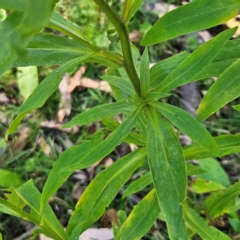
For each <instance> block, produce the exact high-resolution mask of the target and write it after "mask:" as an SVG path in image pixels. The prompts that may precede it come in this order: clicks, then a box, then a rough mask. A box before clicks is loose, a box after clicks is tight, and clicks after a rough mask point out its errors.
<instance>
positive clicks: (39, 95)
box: [5, 55, 88, 139]
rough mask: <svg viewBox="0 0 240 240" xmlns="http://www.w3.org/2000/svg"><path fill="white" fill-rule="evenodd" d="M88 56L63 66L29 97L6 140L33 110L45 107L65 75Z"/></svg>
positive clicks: (9, 130) (12, 124)
mask: <svg viewBox="0 0 240 240" xmlns="http://www.w3.org/2000/svg"><path fill="white" fill-rule="evenodd" d="M87 57H88V55H87V56H83V57H80V58H77V59H73V60H72V61H69V62H67V63H65V64H63V65H61V66H60V67H59V68H58V69H56V70H54V71H52V72H51V73H50V74H49V75H48V76H47V77H46V78H45V79H44V80H43V81H42V82H41V83H40V84H39V85H38V86H37V87H36V88H35V90H34V91H33V93H32V94H31V95H30V96H29V97H28V99H27V100H26V101H25V102H24V103H23V105H22V106H21V107H20V109H19V112H18V116H17V117H16V118H15V119H14V120H13V122H12V123H11V124H10V126H9V128H8V130H7V132H6V135H5V138H6V139H7V138H8V135H9V134H11V133H13V132H15V131H16V129H17V127H18V126H19V124H20V122H21V121H22V119H23V118H24V116H25V115H26V114H27V113H29V112H30V111H31V110H33V109H36V108H39V107H41V106H43V104H44V103H45V102H46V100H47V99H48V98H49V97H50V96H51V95H52V94H53V93H54V91H55V90H56V89H57V88H58V85H59V83H60V81H61V79H62V76H63V74H64V73H66V72H69V71H72V70H73V69H74V68H75V67H76V66H77V65H78V64H79V63H81V62H82V61H84V60H85V59H86V58H87Z"/></svg>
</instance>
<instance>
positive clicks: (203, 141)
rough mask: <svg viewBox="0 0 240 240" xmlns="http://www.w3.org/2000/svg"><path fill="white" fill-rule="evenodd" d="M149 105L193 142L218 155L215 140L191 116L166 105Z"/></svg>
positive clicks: (157, 103)
mask: <svg viewBox="0 0 240 240" xmlns="http://www.w3.org/2000/svg"><path fill="white" fill-rule="evenodd" d="M149 104H150V105H151V106H153V107H154V108H155V109H156V110H157V111H159V112H160V113H161V114H163V115H164V116H165V117H166V118H168V120H170V121H171V122H172V123H173V124H174V125H175V126H176V127H177V128H178V129H179V130H180V131H182V132H183V133H185V134H186V135H187V136H189V137H190V138H191V139H192V140H193V141H195V142H196V143H198V144H200V145H202V146H204V147H205V148H207V149H208V150H209V151H211V152H212V153H213V154H215V156H219V155H220V152H219V148H218V145H217V143H216V141H215V139H214V138H213V137H212V136H211V134H210V133H209V132H208V131H207V130H206V128H204V127H203V126H202V124H201V123H199V122H198V121H197V120H196V119H195V118H194V117H193V116H192V115H190V114H189V113H187V112H185V111H183V110H182V109H180V108H178V107H175V106H172V105H169V104H166V103H160V102H149Z"/></svg>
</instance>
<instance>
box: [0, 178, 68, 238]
mask: <svg viewBox="0 0 240 240" xmlns="http://www.w3.org/2000/svg"><path fill="white" fill-rule="evenodd" d="M7 192H8V193H5V196H6V198H7V203H8V204H7V203H6V202H5V204H4V203H3V202H2V203H3V205H5V207H7V208H10V209H12V210H13V211H16V213H18V214H19V215H21V216H22V217H23V218H25V219H27V220H29V221H31V222H34V223H35V224H36V225H38V226H40V227H41V228H42V230H44V232H46V233H45V234H47V236H49V237H51V238H53V239H59V240H66V239H68V236H67V234H66V232H65V231H64V230H63V227H62V226H61V224H60V222H59V221H58V219H57V217H56V216H55V214H54V212H53V210H52V209H51V207H50V206H49V204H48V203H45V204H44V207H43V211H42V213H40V197H41V194H40V192H39V191H38V189H37V188H36V187H35V186H34V183H33V181H32V180H29V181H27V182H26V183H24V184H23V185H21V186H20V187H19V188H16V189H15V188H10V189H7ZM0 200H1V199H0ZM11 204H12V205H13V206H14V207H12V206H11ZM25 206H28V207H29V208H30V209H31V211H30V213H29V214H28V213H27V212H25V211H23V213H25V214H23V213H22V211H21V210H22V209H23V208H24V207H25ZM0 208H1V201H0ZM9 213H10V214H11V212H9Z"/></svg>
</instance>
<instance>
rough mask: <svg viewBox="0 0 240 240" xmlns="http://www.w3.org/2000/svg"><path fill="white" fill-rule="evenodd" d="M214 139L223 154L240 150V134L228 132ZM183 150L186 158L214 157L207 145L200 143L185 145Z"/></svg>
mask: <svg viewBox="0 0 240 240" xmlns="http://www.w3.org/2000/svg"><path fill="white" fill-rule="evenodd" d="M214 139H215V140H216V142H217V145H218V147H219V150H220V154H221V156H225V155H228V154H231V153H236V152H240V147H239V145H240V134H236V135H231V134H226V135H222V136H219V137H215V138H214ZM183 152H184V156H185V159H186V160H191V159H202V158H207V157H214V155H213V153H212V152H210V151H208V150H207V149H206V148H205V147H202V146H200V145H198V144H193V145H190V146H186V147H184V148H183Z"/></svg>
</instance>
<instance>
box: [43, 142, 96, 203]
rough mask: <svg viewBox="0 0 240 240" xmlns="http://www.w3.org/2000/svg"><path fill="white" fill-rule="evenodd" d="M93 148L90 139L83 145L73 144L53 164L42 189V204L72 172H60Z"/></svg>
mask: <svg viewBox="0 0 240 240" xmlns="http://www.w3.org/2000/svg"><path fill="white" fill-rule="evenodd" d="M91 149H92V144H91V142H90V141H84V142H83V143H82V144H81V145H76V146H73V147H71V148H69V149H67V150H66V151H65V152H63V153H62V154H61V155H60V156H59V157H58V159H57V161H56V162H55V164H54V165H53V167H52V169H51V171H50V173H49V175H48V178H47V181H46V183H45V185H44V187H43V190H42V197H41V206H43V205H44V204H45V202H47V200H48V199H49V198H50V197H51V196H52V195H53V194H54V193H55V192H56V191H57V190H58V189H59V188H60V187H61V186H62V185H63V183H64V182H65V181H66V180H67V179H68V178H69V176H70V175H71V174H72V172H70V171H69V172H60V171H61V170H62V169H63V168H65V167H67V166H68V165H73V164H74V163H76V162H78V161H79V160H80V159H81V158H83V157H84V156H85V155H87V154H88V153H89V152H90V151H91Z"/></svg>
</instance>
